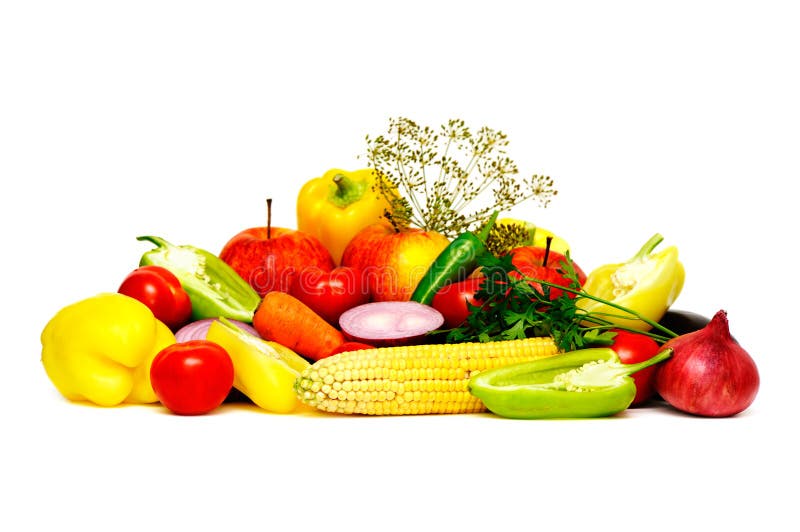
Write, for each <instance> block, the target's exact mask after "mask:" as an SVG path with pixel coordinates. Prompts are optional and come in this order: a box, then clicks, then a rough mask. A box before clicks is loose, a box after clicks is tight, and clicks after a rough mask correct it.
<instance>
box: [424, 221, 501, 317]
mask: <svg viewBox="0 0 800 532" xmlns="http://www.w3.org/2000/svg"><path fill="white" fill-rule="evenodd" d="M497 214H498V212H497V211H495V212H494V213H492V216H491V217H490V218H489V220H488V221H487V223H486V224H484V226H483V229H481V231H480V232H479V233H478V234H475V233H472V232H470V231H466V232H464V233H461V234H460V235H458V236H457V237H456V238H455V239H454V240H453V241H452V242H450V244H449V245H448V246H447V247H446V248H444V250H443V251H442V252H441V253H439V256H438V257H436V259H435V260H434V261H433V264H431V265H430V267H429V268H428V270H427V271H426V272H425V275H424V276H423V277H422V279H420V281H419V284H417V287H416V289H414V292H413V293H412V294H411V301H416V302H417V303H422V304H425V305H430V304H431V302H432V301H433V298H434V296H435V295H436V293H437V292H438V291H439V290H440V289H441V288H442V287H444V286H445V285H447V284H450V283H454V282H457V281H461V280H463V279H466V278H467V276H468V275H469V274H471V273H472V272H473V271H474V270H475V268H476V267H477V266H478V257H479V256H481V255H485V254H486V253H488V250H487V249H486V245H485V243H484V242H485V241H486V236H487V235H488V234H489V231H490V230H491V228H492V227H493V226H494V221H495V220H496V219H497Z"/></svg>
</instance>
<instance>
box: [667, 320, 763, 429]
mask: <svg viewBox="0 0 800 532" xmlns="http://www.w3.org/2000/svg"><path fill="white" fill-rule="evenodd" d="M668 347H671V348H672V349H673V352H672V357H671V358H670V359H669V360H667V361H666V362H664V363H662V364H661V366H660V367H659V368H658V370H657V373H656V391H657V392H658V394H659V395H661V397H662V398H663V399H664V400H665V401H667V402H668V403H669V404H670V405H672V406H673V407H675V408H677V409H678V410H682V411H684V412H688V413H690V414H695V415H698V416H707V417H726V416H733V415H735V414H738V413H739V412H741V411H743V410H745V409H746V408H747V407H749V406H750V405H751V404H752V402H753V400H754V399H755V398H756V393H758V386H759V382H760V381H759V376H758V369H757V368H756V364H755V362H754V361H753V359H752V358H751V357H750V355H749V354H748V353H747V351H745V350H744V349H743V348H742V347H741V346H740V345H739V344H738V343H737V342H736V341H735V340H734V339H733V338H732V337H731V333H730V330H729V328H728V315H727V313H726V312H725V311H724V310H720V311H719V312H717V313H716V315H715V316H714V317H713V318H712V319H711V321H710V322H709V324H708V325H706V326H705V327H703V328H702V329H700V330H699V331H695V332H691V333H687V334H684V335H681V336H678V337H676V338H673V339H672V340H669V341H668V342H667V343H665V344H664V345H663V349H666V348H668Z"/></svg>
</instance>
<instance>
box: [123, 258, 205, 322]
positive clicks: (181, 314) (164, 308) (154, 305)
mask: <svg viewBox="0 0 800 532" xmlns="http://www.w3.org/2000/svg"><path fill="white" fill-rule="evenodd" d="M117 291H118V292H119V293H120V294H125V295H126V296H130V297H132V298H134V299H138V300H139V301H141V302H142V303H144V304H145V305H147V307H148V308H149V309H150V310H152V311H153V315H154V316H155V317H156V318H157V319H159V320H161V321H162V322H164V324H165V325H166V326H167V327H169V328H170V329H172V330H173V331H174V330H176V329H178V328H179V327H181V326H182V325H185V324H186V323H187V322H188V321H189V318H191V316H192V302H191V301H190V300H189V295H188V294H187V293H186V290H184V289H183V287H182V286H181V283H180V281H179V280H178V278H177V277H175V275H174V274H173V273H172V272H171V271H169V270H167V269H166V268H162V267H161V266H142V267H141V268H137V269H135V270H133V271H132V272H131V273H129V274H128V276H127V277H126V278H125V280H124V281H122V284H121V285H120V287H119V290H117Z"/></svg>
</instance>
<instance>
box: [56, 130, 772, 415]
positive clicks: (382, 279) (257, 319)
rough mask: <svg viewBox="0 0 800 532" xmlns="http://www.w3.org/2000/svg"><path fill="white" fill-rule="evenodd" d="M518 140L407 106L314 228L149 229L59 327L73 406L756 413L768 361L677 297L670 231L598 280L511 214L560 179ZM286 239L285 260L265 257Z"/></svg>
mask: <svg viewBox="0 0 800 532" xmlns="http://www.w3.org/2000/svg"><path fill="white" fill-rule="evenodd" d="M507 143H508V140H507V138H506V136H505V135H504V134H502V133H501V132H499V131H495V130H492V129H489V128H485V127H484V128H481V129H480V130H478V131H477V132H474V133H473V132H472V131H471V130H470V129H469V128H468V127H467V126H466V125H465V124H464V123H463V121H460V120H452V121H450V122H448V123H447V124H445V125H443V126H442V127H441V128H440V129H439V130H434V129H432V128H430V127H427V126H425V127H422V126H419V125H418V124H416V123H414V122H412V121H411V120H408V119H405V118H400V119H396V120H392V121H390V125H389V131H388V133H387V134H386V135H379V136H377V137H374V138H371V137H367V159H368V161H369V167H368V168H365V169H362V170H359V171H356V172H347V171H345V170H341V169H332V170H330V171H329V172H327V173H325V174H324V175H323V176H321V177H319V178H315V179H312V180H310V181H309V182H308V183H306V184H305V185H304V186H303V187H302V188H301V190H300V193H299V194H298V205H297V207H298V211H297V212H298V230H297V231H296V230H292V229H281V228H272V227H271V221H270V216H269V215H268V222H267V226H266V227H265V228H254V229H252V230H247V231H243V232H242V233H240V234H238V235H236V237H235V238H234V239H232V240H231V242H229V244H228V245H226V247H225V248H224V249H223V251H222V252H221V253H219V254H215V253H211V252H209V251H207V250H205V249H202V248H199V247H195V246H190V245H174V244H172V243H170V242H168V241H167V240H166V239H164V238H161V237H157V236H142V237H138V239H139V240H140V241H143V242H149V243H151V244H154V245H155V249H152V250H149V251H146V252H145V253H144V254H143V255H142V256H141V258H140V260H139V264H138V267H136V268H135V269H134V270H133V271H131V272H129V274H128V275H127V276H126V277H125V278H124V279H122V281H121V284H120V285H119V287H118V289H117V291H116V292H114V293H103V294H99V295H96V296H93V297H89V298H86V299H84V300H82V301H79V302H76V303H73V304H71V305H68V306H66V307H64V308H63V309H62V310H60V311H59V312H58V313H57V314H56V315H55V316H54V317H53V318H52V319H51V320H50V321H49V322H48V323H47V324H46V326H45V328H44V330H43V332H42V335H41V341H42V363H43V366H44V369H45V371H46V372H47V375H48V376H49V378H50V380H51V381H52V382H53V384H54V385H55V387H56V388H57V389H58V391H59V392H61V393H62V394H63V395H64V396H65V397H66V398H67V399H69V400H72V401H88V402H91V403H94V404H98V405H102V406H115V405H119V404H122V403H138V404H150V403H160V404H161V405H163V406H164V407H166V408H167V409H169V410H170V411H172V412H174V413H176V414H181V415H199V414H206V413H208V412H211V411H213V410H214V409H216V408H218V407H219V406H220V405H221V404H223V403H224V402H226V401H232V400H235V399H237V398H239V399H242V400H246V401H249V402H251V403H253V404H255V405H256V406H258V407H260V408H262V409H264V410H266V411H269V412H274V413H282V414H285V413H290V412H293V411H295V410H296V409H297V408H298V407H299V406H300V405H301V404H303V403H305V404H307V405H309V406H313V407H315V408H317V409H318V410H321V411H331V412H341V413H363V414H378V415H380V414H405V413H411V414H424V413H463V412H477V411H484V410H487V409H488V410H489V411H491V412H493V413H494V414H496V415H499V416H504V417H510V418H520V419H541V418H579V417H600V416H610V415H614V414H617V413H619V412H621V411H623V410H625V409H627V408H629V407H630V406H632V405H642V404H646V403H647V402H649V401H653V400H654V399H655V398H660V399H661V400H663V401H664V402H666V403H667V404H668V405H670V406H671V407H674V408H675V409H677V410H680V411H682V412H686V413H688V414H691V415H697V416H707V417H726V416H732V415H735V414H738V413H740V412H742V411H744V410H745V409H747V408H748V407H749V406H750V405H751V404H752V402H753V401H754V400H755V397H756V395H757V392H758V387H759V374H758V370H757V367H756V364H755V362H754V361H753V359H752V357H751V356H750V355H749V354H748V353H747V351H746V350H745V349H744V348H743V347H741V346H740V345H739V344H738V343H737V342H736V341H735V340H734V339H733V338H732V337H731V334H730V331H729V324H728V318H727V314H726V312H725V311H723V310H720V311H719V312H718V313H717V314H716V315H715V316H714V317H713V318H712V319H710V320H709V319H707V318H704V317H702V316H699V315H697V314H694V313H691V312H686V311H678V310H675V309H673V308H671V307H672V306H673V304H674V302H675V300H676V299H677V297H678V295H679V294H680V292H681V290H682V288H683V283H684V277H685V271H684V268H683V265H682V264H681V262H680V261H679V260H678V250H677V248H676V247H675V246H670V247H668V248H666V249H664V250H662V251H656V248H657V246H658V245H659V244H660V243H661V242H662V241H663V237H662V236H661V235H659V234H656V235H654V236H653V237H652V238H650V239H649V240H648V241H647V242H646V243H645V244H644V245H643V246H642V248H641V249H640V250H639V251H638V252H637V253H636V254H635V255H634V256H633V257H632V258H630V259H629V260H624V261H619V262H614V263H609V264H608V265H605V266H602V267H599V268H596V269H595V270H593V271H591V272H589V274H588V275H587V274H586V273H584V272H583V270H581V268H580V266H578V265H577V264H576V263H575V262H574V261H573V259H572V252H571V250H570V248H569V245H568V244H567V243H566V241H564V240H563V239H561V238H559V237H558V236H556V235H555V234H553V233H552V232H550V231H548V230H546V229H543V228H539V227H537V226H535V225H534V224H532V223H531V222H528V221H523V220H513V219H508V218H500V214H501V213H502V212H504V211H506V210H508V209H510V208H511V207H513V206H514V205H517V204H519V203H521V202H523V201H529V200H536V201H538V202H539V204H540V205H541V206H543V207H544V206H546V205H547V204H548V203H549V202H550V201H551V199H552V198H553V197H554V196H555V195H556V194H557V191H556V190H555V189H554V182H553V180H552V179H550V178H549V177H541V176H538V175H534V176H533V177H531V178H530V179H528V180H520V179H518V178H517V174H518V169H517V166H516V164H515V163H514V162H513V161H512V160H511V159H510V158H509V157H508V156H507V155H506V152H505V148H506V146H507ZM490 192H491V194H493V200H488V201H484V202H483V206H482V207H480V208H478V209H477V210H473V211H471V212H469V211H468V210H467V207H468V206H469V205H470V204H471V203H472V202H473V201H474V200H475V199H477V198H479V197H481V198H482V199H486V197H485V196H486V194H488V193H490ZM268 205H269V206H271V203H270V201H269V200H268ZM278 235H280V237H282V238H283V239H284V240H283V241H282V244H281V246H283V249H282V250H281V251H280V253H284V254H285V255H286V257H280V258H282V259H283V258H286V259H287V260H284V261H281V260H273V259H270V261H269V268H273V269H274V268H277V270H269V269H265V268H267V266H263V267H262V266H259V268H260V269H259V270H258V271H250V270H247V267H248V264H249V262H248V261H252V259H253V255H254V254H255V255H258V251H256V250H258V249H261V248H259V247H258V246H259V245H260V244H261V243H263V241H264V240H269V239H271V238H273V236H275V237H276V238H277V236H278ZM297 242H302V244H297ZM234 243H236V244H237V245H239V244H241V245H242V246H244V245H246V246H248V248H247V249H248V251H247V252H246V253H245V254H244V255H241V254H238V255H237V253H238V249H236V245H234ZM271 244H272V243H270V245H271ZM293 245H296V246H297V248H296V250H295V249H294V248H292V246H293ZM276 247H277V245H276ZM289 259H291V260H289ZM255 260H256V263H257V264H258V261H259V260H261V257H260V256H256V257H255ZM304 261H305V262H304ZM275 264H278V266H276V265H275ZM298 264H299V265H300V267H298ZM267 274H268V275H267ZM401 274H403V275H401ZM405 274H408V275H405ZM265 275H267V277H269V278H268V279H266V278H265ZM259 276H260V277H259ZM265 279H266V280H265ZM265 283H268V284H265ZM265 287H268V288H265Z"/></svg>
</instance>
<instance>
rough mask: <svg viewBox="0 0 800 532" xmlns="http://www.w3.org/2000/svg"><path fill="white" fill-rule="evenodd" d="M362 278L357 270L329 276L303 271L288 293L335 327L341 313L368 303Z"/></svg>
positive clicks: (345, 269)
mask: <svg viewBox="0 0 800 532" xmlns="http://www.w3.org/2000/svg"><path fill="white" fill-rule="evenodd" d="M361 277H362V276H361V274H360V273H359V270H356V269H354V268H349V267H346V266H339V267H338V268H334V269H333V270H331V271H329V272H327V271H324V270H322V269H320V268H305V269H304V270H302V271H301V272H300V273H298V274H297V275H296V276H295V279H294V281H293V282H292V286H291V288H290V289H289V293H290V294H291V295H293V296H294V297H296V298H297V299H299V300H300V301H302V302H303V303H305V304H306V305H308V306H309V307H311V309H312V310H313V311H314V312H316V313H317V314H319V315H320V316H322V317H323V318H324V319H325V321H327V322H328V323H330V324H331V325H333V326H334V327H338V326H339V316H341V315H342V313H343V312H344V311H346V310H349V309H351V308H353V307H355V306H358V305H361V304H363V303H367V302H368V301H369V292H368V291H367V289H366V288H365V286H364V283H363V279H362V278H361Z"/></svg>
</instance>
